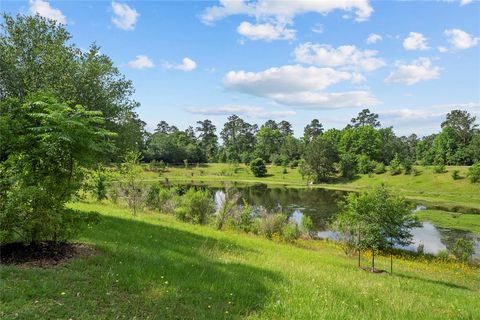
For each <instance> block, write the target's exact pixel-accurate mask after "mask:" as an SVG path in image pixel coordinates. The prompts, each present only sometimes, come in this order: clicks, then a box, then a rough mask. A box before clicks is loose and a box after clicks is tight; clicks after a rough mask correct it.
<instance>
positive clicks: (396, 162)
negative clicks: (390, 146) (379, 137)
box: [390, 154, 402, 176]
mask: <svg viewBox="0 0 480 320" xmlns="http://www.w3.org/2000/svg"><path fill="white" fill-rule="evenodd" d="M400 173H402V167H401V162H400V158H399V157H398V154H397V155H395V158H393V160H392V161H391V162H390V174H391V175H392V176H395V175H397V174H400Z"/></svg>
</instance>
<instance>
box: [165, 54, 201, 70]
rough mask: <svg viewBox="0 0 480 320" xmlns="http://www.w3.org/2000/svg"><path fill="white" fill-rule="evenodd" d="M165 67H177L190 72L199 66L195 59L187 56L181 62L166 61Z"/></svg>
mask: <svg viewBox="0 0 480 320" xmlns="http://www.w3.org/2000/svg"><path fill="white" fill-rule="evenodd" d="M163 67H164V68H166V69H177V70H181V71H185V72H190V71H193V70H195V69H196V68H197V63H196V62H195V61H194V60H192V59H190V58H188V57H185V58H183V60H182V63H180V64H171V63H169V62H166V63H164V64H163Z"/></svg>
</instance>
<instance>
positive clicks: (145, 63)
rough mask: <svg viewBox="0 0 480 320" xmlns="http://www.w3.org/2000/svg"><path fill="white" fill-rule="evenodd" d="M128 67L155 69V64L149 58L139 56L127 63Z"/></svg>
mask: <svg viewBox="0 0 480 320" xmlns="http://www.w3.org/2000/svg"><path fill="white" fill-rule="evenodd" d="M128 66H129V67H131V68H134V69H149V68H153V67H155V64H154V63H153V61H152V60H151V59H150V58H149V57H147V56H145V55H142V54H141V55H138V56H136V57H135V59H133V60H131V61H129V62H128Z"/></svg>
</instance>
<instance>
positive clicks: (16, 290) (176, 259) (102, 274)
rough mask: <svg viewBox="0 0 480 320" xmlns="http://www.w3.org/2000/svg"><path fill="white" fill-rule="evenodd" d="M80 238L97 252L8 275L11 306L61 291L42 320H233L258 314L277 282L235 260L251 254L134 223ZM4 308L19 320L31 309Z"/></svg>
mask: <svg viewBox="0 0 480 320" xmlns="http://www.w3.org/2000/svg"><path fill="white" fill-rule="evenodd" d="M84 238H85V239H87V241H89V242H92V243H94V244H95V245H96V246H97V247H98V249H99V250H100V254H98V255H96V256H93V257H89V258H82V259H78V260H75V261H73V262H72V263H70V264H67V265H66V266H65V268H58V269H55V270H48V271H41V272H40V271H39V270H34V269H31V270H20V269H16V270H11V273H12V274H13V276H12V274H10V275H6V281H7V282H8V281H11V283H6V287H7V288H9V289H10V291H8V295H9V297H10V298H11V301H10V302H12V303H15V301H23V300H24V299H25V296H24V292H29V294H30V296H31V297H35V299H38V300H39V299H40V298H38V297H49V296H53V301H56V298H58V292H59V290H61V291H65V292H66V293H67V294H65V296H62V297H61V298H62V300H64V301H62V305H57V304H56V303H53V302H50V303H47V304H48V305H49V307H48V308H47V309H42V311H43V312H45V316H47V317H50V318H57V317H63V316H65V317H74V318H76V319H77V318H82V319H91V318H96V317H100V318H107V319H113V318H115V317H116V316H124V317H126V318H128V319H132V318H134V317H137V318H141V319H145V318H149V319H152V318H153V319H223V318H231V317H235V318H238V317H245V316H247V315H252V314H255V313H257V312H260V311H261V310H262V308H263V306H264V305H265V303H266V301H267V300H268V299H269V294H270V292H269V287H272V286H273V285H274V284H275V283H277V282H279V281H281V277H280V276H279V275H278V274H276V273H273V272H271V271H268V270H264V269H261V268H256V267H253V266H249V265H246V264H244V263H242V262H241V261H239V259H238V258H239V257H241V256H246V255H255V254H257V253H256V251H255V250H254V249H250V248H247V247H244V246H239V245H238V244H235V243H232V242H230V241H228V240H226V239H215V238H212V237H208V236H203V235H198V234H195V233H191V232H187V231H182V230H179V229H174V228H170V227H167V226H160V225H155V224H150V223H145V222H142V221H140V220H134V219H122V218H118V217H111V216H104V217H102V222H101V223H100V224H99V225H97V226H95V227H94V228H93V229H90V230H88V231H87V232H86V233H85V234H84ZM19 280H22V285H23V287H22V286H18V285H17V284H16V283H18V281H19ZM48 288H52V289H51V290H50V289H48ZM58 288H61V289H58ZM45 290H46V291H45ZM75 293H77V297H76V298H75ZM5 302H6V303H7V304H8V303H9V302H8V301H5ZM38 306H40V304H39V305H38ZM11 307H12V312H15V313H18V312H19V311H20V314H21V312H22V309H24V310H25V311H31V310H35V308H36V307H37V305H34V306H33V305H31V306H25V308H24V304H23V303H22V304H20V305H19V306H18V308H17V309H16V310H14V307H13V305H11ZM32 308H33V309H32ZM42 308H45V305H44V304H42Z"/></svg>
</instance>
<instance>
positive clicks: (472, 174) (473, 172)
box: [467, 162, 480, 183]
mask: <svg viewBox="0 0 480 320" xmlns="http://www.w3.org/2000/svg"><path fill="white" fill-rule="evenodd" d="M467 177H468V179H469V180H470V182H471V183H477V182H479V181H480V162H477V163H475V164H474V165H473V166H471V167H470V168H469V169H468V173H467Z"/></svg>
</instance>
